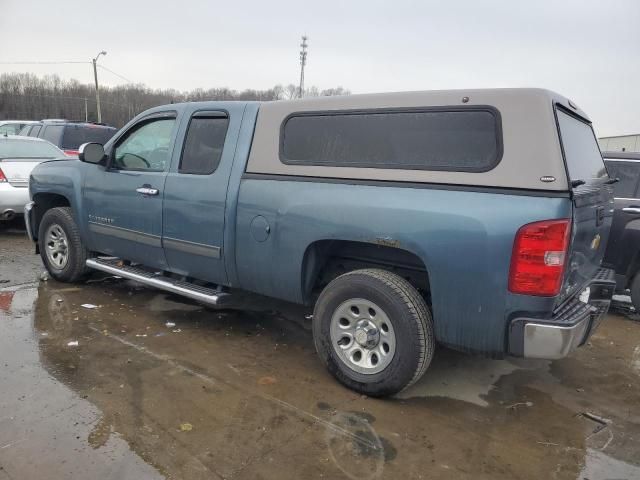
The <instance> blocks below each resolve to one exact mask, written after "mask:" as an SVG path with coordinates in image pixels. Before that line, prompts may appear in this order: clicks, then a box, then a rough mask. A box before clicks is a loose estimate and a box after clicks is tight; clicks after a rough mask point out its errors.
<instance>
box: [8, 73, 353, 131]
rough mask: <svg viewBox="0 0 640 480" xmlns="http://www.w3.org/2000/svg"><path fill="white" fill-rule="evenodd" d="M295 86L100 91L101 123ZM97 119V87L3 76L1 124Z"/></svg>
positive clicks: (282, 94)
mask: <svg viewBox="0 0 640 480" xmlns="http://www.w3.org/2000/svg"><path fill="white" fill-rule="evenodd" d="M297 88H298V87H296V86H295V85H293V84H289V85H287V86H282V85H276V86H274V87H272V88H268V89H266V90H254V89H246V90H243V91H238V90H233V89H230V88H227V87H221V88H210V89H207V90H205V89H202V88H198V89H195V90H191V91H189V92H180V91H178V90H174V89H167V90H159V89H151V88H149V87H146V86H145V85H141V84H139V85H132V84H130V85H123V86H117V87H101V88H100V103H101V106H102V119H103V121H104V122H105V123H107V124H109V125H114V126H116V127H121V126H122V125H124V124H125V123H127V122H128V121H129V120H130V119H131V118H132V117H134V116H135V115H137V114H138V113H140V112H142V111H144V110H146V109H148V108H151V107H155V106H157V105H164V104H168V103H177V102H193V101H205V100H256V101H271V100H290V99H294V98H297V93H298V91H297ZM348 93H349V91H348V90H345V89H343V88H342V87H337V88H330V89H328V90H319V89H318V88H317V87H313V86H312V87H309V88H308V89H307V90H305V95H307V96H312V97H315V96H321V95H345V94H348ZM85 117H86V118H87V119H88V120H89V121H92V120H95V119H96V117H97V114H96V104H95V87H94V86H93V85H91V84H83V83H80V82H78V81H77V80H62V79H61V78H60V77H58V76H56V75H47V76H44V77H38V76H36V75H33V74H30V73H6V74H2V75H0V119H5V118H11V119H29V120H33V119H35V120H39V119H42V118H66V119H69V120H84V119H85Z"/></svg>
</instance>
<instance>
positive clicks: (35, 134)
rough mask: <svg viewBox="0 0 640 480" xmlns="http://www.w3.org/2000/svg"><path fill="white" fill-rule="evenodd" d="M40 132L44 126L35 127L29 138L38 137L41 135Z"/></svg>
mask: <svg viewBox="0 0 640 480" xmlns="http://www.w3.org/2000/svg"><path fill="white" fill-rule="evenodd" d="M40 130H42V125H35V126H34V127H33V128H32V129H31V131H30V132H29V136H30V137H37V136H38V134H39V133H40Z"/></svg>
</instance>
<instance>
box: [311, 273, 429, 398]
mask: <svg viewBox="0 0 640 480" xmlns="http://www.w3.org/2000/svg"><path fill="white" fill-rule="evenodd" d="M350 299H364V300H367V301H370V302H373V303H375V304H376V305H378V306H379V307H380V308H381V309H382V310H383V311H384V312H385V313H386V315H387V316H388V317H389V319H391V318H392V319H393V321H392V323H393V330H394V334H395V353H394V354H393V357H392V359H391V360H390V363H389V364H388V365H386V367H385V368H384V369H383V370H382V371H380V372H377V373H371V374H365V373H360V372H357V371H355V370H354V369H352V368H350V367H349V366H347V364H346V363H345V362H344V361H343V360H342V359H341V358H340V357H339V356H338V354H337V353H336V350H335V349H334V347H333V346H332V341H331V333H330V330H331V321H332V317H333V315H334V312H336V310H337V309H338V308H339V307H340V306H341V305H343V303H344V302H347V301H349V300H350ZM313 338H314V342H315V346H316V350H317V352H318V355H319V356H320V358H321V359H322V361H323V362H324V363H325V365H326V367H327V369H328V370H329V372H330V373H331V374H332V375H333V376H334V377H335V378H336V379H337V380H338V381H339V382H341V383H342V384H343V385H345V386H347V387H349V388H350V389H352V390H355V391H357V392H359V393H362V394H365V395H369V396H373V397H382V396H387V395H392V394H394V393H397V392H399V391H401V390H403V389H405V388H407V387H408V386H410V385H411V384H413V383H414V382H416V381H417V380H418V379H419V378H420V377H422V375H423V374H424V372H425V371H426V370H427V367H428V366H429V364H430V363H431V359H432V357H433V352H434V349H435V340H434V334H433V320H432V318H431V313H430V312H429V308H428V306H427V304H426V302H425V301H424V299H423V298H422V296H421V295H420V294H419V293H418V291H417V290H416V289H415V288H414V287H413V286H412V285H411V284H410V283H409V282H407V281H406V280H405V279H403V278H402V277H399V276H398V275H396V274H394V273H391V272H388V271H385V270H378V269H366V270H355V271H353V272H349V273H346V274H344V275H341V276H340V277H338V278H336V279H335V280H333V281H332V282H331V283H330V284H329V285H327V287H326V288H325V289H324V290H323V291H322V293H321V294H320V297H319V298H318V301H317V302H316V306H315V310H314V315H313ZM354 341H355V340H354Z"/></svg>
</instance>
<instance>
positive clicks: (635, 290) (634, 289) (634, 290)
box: [631, 273, 640, 313]
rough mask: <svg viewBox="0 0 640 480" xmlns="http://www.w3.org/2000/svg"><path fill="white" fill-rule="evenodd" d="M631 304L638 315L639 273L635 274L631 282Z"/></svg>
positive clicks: (639, 298)
mask: <svg viewBox="0 0 640 480" xmlns="http://www.w3.org/2000/svg"><path fill="white" fill-rule="evenodd" d="M631 303H632V304H633V307H634V308H635V309H636V313H640V273H636V275H635V277H633V281H632V282H631Z"/></svg>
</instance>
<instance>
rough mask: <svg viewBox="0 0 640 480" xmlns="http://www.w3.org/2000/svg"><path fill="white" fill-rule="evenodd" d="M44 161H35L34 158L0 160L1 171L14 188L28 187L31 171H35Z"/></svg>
mask: <svg viewBox="0 0 640 480" xmlns="http://www.w3.org/2000/svg"><path fill="white" fill-rule="evenodd" d="M40 162H42V160H35V159H32V158H24V159H20V158H18V159H15V160H12V159H4V160H0V170H2V172H3V173H4V176H5V177H7V181H8V182H9V184H10V185H12V186H14V187H25V188H26V187H28V186H29V175H30V174H31V170H33V169H34V167H35V166H36V165H38V164H39V163H40Z"/></svg>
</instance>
